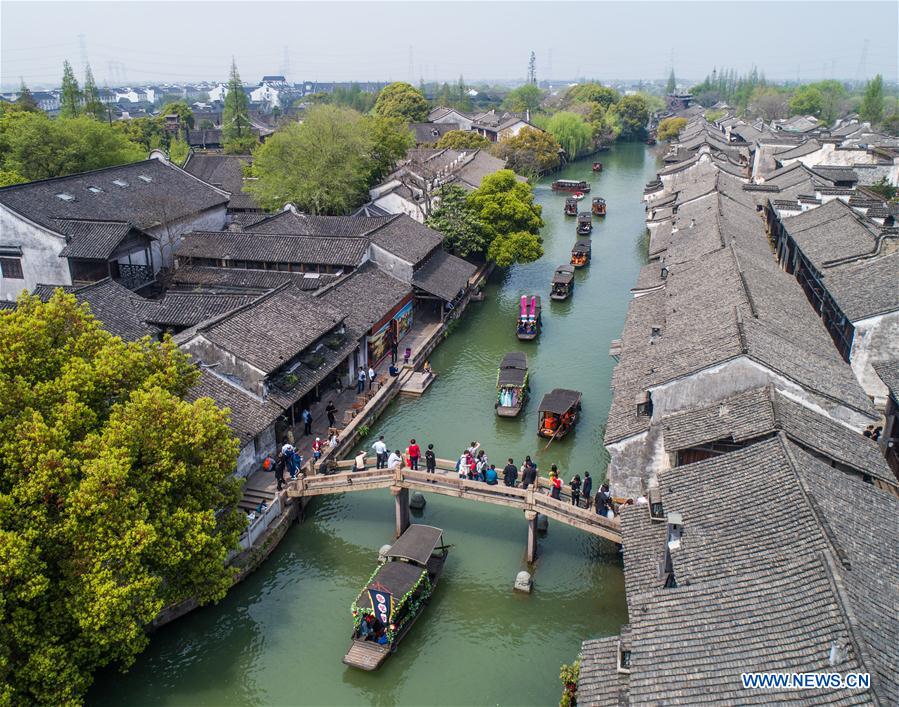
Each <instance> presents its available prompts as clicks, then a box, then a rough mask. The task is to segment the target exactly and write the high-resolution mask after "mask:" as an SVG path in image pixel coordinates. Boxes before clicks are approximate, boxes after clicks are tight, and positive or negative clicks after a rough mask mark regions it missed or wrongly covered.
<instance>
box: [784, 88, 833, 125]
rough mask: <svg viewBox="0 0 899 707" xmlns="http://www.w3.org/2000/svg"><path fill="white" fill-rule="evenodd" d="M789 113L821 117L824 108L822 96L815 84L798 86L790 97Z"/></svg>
mask: <svg viewBox="0 0 899 707" xmlns="http://www.w3.org/2000/svg"><path fill="white" fill-rule="evenodd" d="M789 106H790V115H813V116H815V117H816V118H819V117H821V113H822V111H823V110H824V96H823V95H822V93H821V91H820V90H819V89H818V87H817V86H800V87H799V88H797V89H796V91H795V92H794V93H793V96H792V97H791V98H790V103H789Z"/></svg>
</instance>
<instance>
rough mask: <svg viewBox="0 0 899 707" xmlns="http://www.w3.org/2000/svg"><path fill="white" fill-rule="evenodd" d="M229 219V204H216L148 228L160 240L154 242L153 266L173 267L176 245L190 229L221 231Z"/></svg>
mask: <svg viewBox="0 0 899 707" xmlns="http://www.w3.org/2000/svg"><path fill="white" fill-rule="evenodd" d="M227 221H228V207H227V204H222V205H221V206H216V207H214V208H211V209H207V210H206V211H201V212H200V213H198V214H192V215H191V216H187V217H185V218H183V219H179V220H177V221H172V222H170V223H168V224H160V225H158V226H154V227H153V228H148V229H146V232H147V233H149V234H151V235H153V236H156V237H157V238H158V239H159V240H157V241H154V243H153V267H154V270H157V271H158V270H159V268H160V267H162V266H163V265H164V266H166V267H171V265H172V260H173V254H174V251H175V246H176V245H177V243H178V239H179V238H180V237H181V235H182V234H184V233H188V232H190V231H221V230H223V229H224V228H225V225H226V224H227Z"/></svg>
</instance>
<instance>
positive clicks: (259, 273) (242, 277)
mask: <svg viewBox="0 0 899 707" xmlns="http://www.w3.org/2000/svg"><path fill="white" fill-rule="evenodd" d="M337 277H338V276H337V275H325V274H318V273H293V272H282V271H279V270H244V269H243V268H213V267H199V266H196V265H189V266H182V267H180V268H178V269H177V270H175V271H174V272H172V274H171V284H172V286H173V287H178V288H180V289H190V290H210V289H211V290H215V291H219V292H222V291H228V290H238V291H243V290H246V291H252V292H256V293H258V294H262V293H263V292H266V291H268V290H272V289H274V288H276V287H278V286H280V285H283V284H284V283H285V282H291V283H293V284H294V286H295V287H298V288H299V289H301V290H317V289H318V288H319V287H324V286H325V285H327V284H328V283H330V282H333V281H334V280H335V279H336V278H337Z"/></svg>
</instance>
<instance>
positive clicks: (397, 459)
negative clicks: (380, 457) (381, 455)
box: [387, 449, 403, 471]
mask: <svg viewBox="0 0 899 707" xmlns="http://www.w3.org/2000/svg"><path fill="white" fill-rule="evenodd" d="M402 466H403V456H402V455H401V454H400V450H399V449H397V450H394V451H393V452H391V453H390V456H389V457H387V468H388V469H390V471H396V470H397V469H400V468H402Z"/></svg>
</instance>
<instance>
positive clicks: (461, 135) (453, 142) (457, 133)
mask: <svg viewBox="0 0 899 707" xmlns="http://www.w3.org/2000/svg"><path fill="white" fill-rule="evenodd" d="M492 144H493V143H492V142H490V140H488V139H487V138H485V137H484V136H483V135H479V134H478V133H476V132H474V131H473V130H450V131H449V132H448V133H444V134H443V135H441V136H440V139H439V140H438V141H437V147H438V148H440V149H445V148H449V149H451V150H475V149H477V148H479V147H484V148H486V147H490V146H491V145H492Z"/></svg>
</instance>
